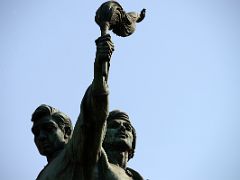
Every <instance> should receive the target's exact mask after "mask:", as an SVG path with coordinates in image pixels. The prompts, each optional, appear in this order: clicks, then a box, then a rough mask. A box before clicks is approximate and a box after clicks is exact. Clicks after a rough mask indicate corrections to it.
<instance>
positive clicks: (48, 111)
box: [31, 104, 73, 157]
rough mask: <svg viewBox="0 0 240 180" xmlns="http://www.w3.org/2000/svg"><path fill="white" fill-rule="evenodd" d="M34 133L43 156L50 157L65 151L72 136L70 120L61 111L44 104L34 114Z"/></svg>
mask: <svg viewBox="0 0 240 180" xmlns="http://www.w3.org/2000/svg"><path fill="white" fill-rule="evenodd" d="M31 120H32V122H33V126H32V133H33V135H34V142H35V144H36V146H37V148H38V151H39V153H40V154H41V155H43V156H46V157H50V156H53V155H54V153H55V152H58V151H60V150H62V149H64V146H65V144H67V143H68V141H69V140H70V138H71V135H72V131H73V130H72V123H71V120H70V118H69V117H68V116H67V115H66V114H64V113H62V112H61V111H59V110H57V109H55V108H53V107H51V106H49V105H45V104H42V105H40V106H39V107H38V108H37V109H36V110H35V111H34V112H33V114H32V119H31Z"/></svg>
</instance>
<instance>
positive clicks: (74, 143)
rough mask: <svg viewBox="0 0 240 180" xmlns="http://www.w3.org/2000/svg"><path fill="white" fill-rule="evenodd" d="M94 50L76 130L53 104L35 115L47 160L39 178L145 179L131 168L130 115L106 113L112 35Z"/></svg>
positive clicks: (132, 138) (35, 126)
mask: <svg viewBox="0 0 240 180" xmlns="http://www.w3.org/2000/svg"><path fill="white" fill-rule="evenodd" d="M96 46H97V52H96V58H95V63H94V78H93V82H92V84H91V85H90V86H89V88H88V89H87V91H86V93H85V95H84V97H83V99H82V103H81V108H80V115H79V117H78V120H77V123H76V125H75V128H74V130H73V131H72V125H71V121H70V119H69V118H68V117H67V116H66V115H65V114H63V113H62V112H60V111H58V110H56V109H55V108H52V107H50V106H47V105H41V106H39V107H38V108H37V109H36V110H35V111H34V113H33V115H32V122H33V127H32V132H33V134H34V141H35V144H36V146H37V148H38V150H39V152H40V154H41V155H43V156H46V158H47V161H48V164H47V165H46V166H45V168H44V169H43V170H42V171H41V173H40V174H39V175H38V177H37V180H131V179H132V180H140V179H143V178H142V177H141V176H140V175H139V174H138V173H137V172H136V171H134V170H132V169H130V168H127V161H128V160H129V159H130V158H132V157H133V154H134V149H135V143H136V134H135V130H134V128H133V127H132V125H131V123H130V120H129V117H128V115H127V114H126V113H124V112H120V111H113V112H111V113H109V112H108V94H109V89H108V84H107V79H106V78H104V75H103V73H102V64H103V63H105V62H108V63H107V64H109V62H110V58H111V55H112V52H113V50H114V46H113V43H112V41H111V37H110V35H108V34H107V35H105V36H102V37H100V38H98V39H97V40H96ZM107 76H108V74H107ZM106 125H107V126H106ZM105 134H106V136H105ZM104 136H105V140H104ZM103 147H104V148H103ZM104 149H105V150H106V151H105V150H104Z"/></svg>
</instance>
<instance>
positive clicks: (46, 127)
mask: <svg viewBox="0 0 240 180" xmlns="http://www.w3.org/2000/svg"><path fill="white" fill-rule="evenodd" d="M44 129H45V131H47V132H52V131H53V130H55V129H56V127H55V126H54V125H51V124H48V125H46V126H45V127H44Z"/></svg>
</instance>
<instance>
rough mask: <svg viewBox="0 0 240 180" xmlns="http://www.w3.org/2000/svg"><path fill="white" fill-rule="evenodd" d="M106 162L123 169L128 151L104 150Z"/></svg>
mask: <svg viewBox="0 0 240 180" xmlns="http://www.w3.org/2000/svg"><path fill="white" fill-rule="evenodd" d="M106 153H107V156H108V160H109V162H110V163H112V164H115V165H117V166H120V167H121V168H123V169H125V168H126V166H127V161H128V151H119V150H112V149H108V150H106Z"/></svg>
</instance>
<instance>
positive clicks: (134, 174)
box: [127, 167, 144, 180]
mask: <svg viewBox="0 0 240 180" xmlns="http://www.w3.org/2000/svg"><path fill="white" fill-rule="evenodd" d="M127 171H130V172H131V174H132V177H133V179H134V180H144V179H143V177H142V176H141V175H140V174H139V173H138V172H137V171H135V170H133V169H132V168H129V167H127Z"/></svg>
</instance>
